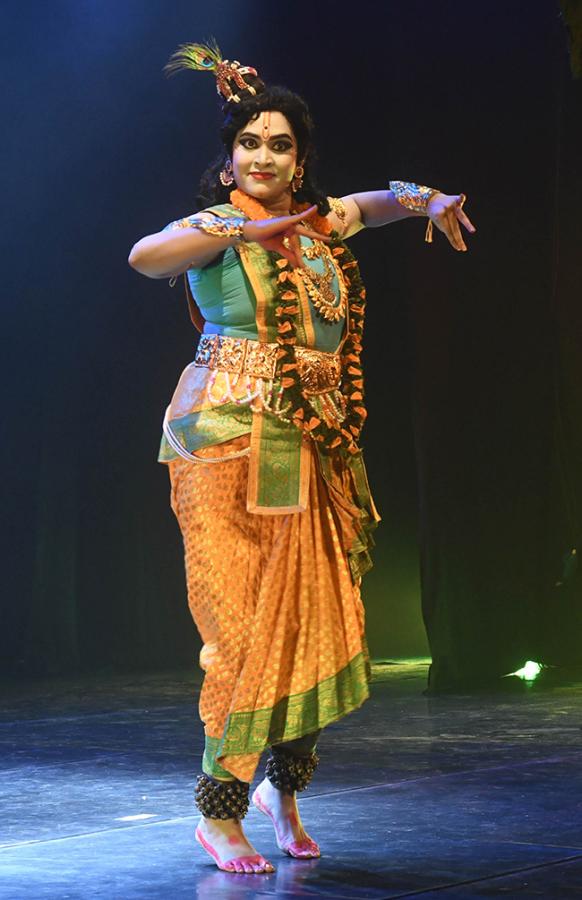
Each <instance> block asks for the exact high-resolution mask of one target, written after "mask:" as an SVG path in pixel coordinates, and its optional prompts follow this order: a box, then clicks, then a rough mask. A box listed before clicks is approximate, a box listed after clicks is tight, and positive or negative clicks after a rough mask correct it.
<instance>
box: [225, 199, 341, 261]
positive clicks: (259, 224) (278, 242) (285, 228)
mask: <svg viewBox="0 0 582 900" xmlns="http://www.w3.org/2000/svg"><path fill="white" fill-rule="evenodd" d="M316 210H317V206H316V205H315V204H314V205H313V206H310V207H309V209H305V210H303V212H300V213H295V215H293V216H278V217H277V218H274V219H259V220H256V221H250V222H245V224H244V227H243V237H244V239H245V241H254V242H255V243H257V244H260V245H261V247H263V248H264V249H265V250H275V251H276V252H277V253H280V254H281V255H282V256H284V257H285V258H286V259H288V260H289V262H290V263H291V265H293V266H296V267H299V266H302V265H303V260H302V258H301V245H300V241H299V235H300V234H302V235H304V237H308V238H311V239H312V240H318V241H325V242H326V243H329V241H330V238H329V237H327V235H324V234H319V233H318V232H317V231H311V230H310V229H309V228H306V227H305V226H304V225H301V224H300V223H301V220H302V219H305V218H307V217H308V216H310V215H311V214H312V213H314V212H315V211H316Z"/></svg>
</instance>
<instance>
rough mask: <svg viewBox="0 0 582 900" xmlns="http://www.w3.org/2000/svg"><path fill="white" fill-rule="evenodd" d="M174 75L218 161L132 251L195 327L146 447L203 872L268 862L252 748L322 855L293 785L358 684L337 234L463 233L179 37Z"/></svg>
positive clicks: (372, 521)
mask: <svg viewBox="0 0 582 900" xmlns="http://www.w3.org/2000/svg"><path fill="white" fill-rule="evenodd" d="M169 68H170V70H174V69H176V68H192V69H197V70H203V69H206V70H209V71H211V72H213V73H214V75H215V77H216V81H217V90H218V92H219V93H220V94H221V95H222V98H223V101H224V103H223V113H224V124H223V126H222V130H221V137H222V142H223V145H224V153H223V154H221V156H220V158H219V160H217V161H216V162H215V163H214V164H213V165H211V166H210V168H209V169H208V170H207V172H206V173H205V174H204V176H203V177H202V180H201V185H200V204H199V206H200V210H199V211H198V212H197V213H195V214H193V215H188V216H186V217H185V218H183V219H180V220H178V221H176V222H172V223H170V225H168V226H166V228H164V229H163V230H162V231H160V232H158V233H156V234H151V235H148V236H147V237H144V238H142V239H141V240H140V241H138V242H137V243H136V244H135V246H134V247H133V249H132V251H131V254H130V257H129V263H130V265H131V266H133V268H135V269H136V270H137V271H138V272H141V273H142V274H144V275H147V276H148V277H150V278H170V279H171V280H172V282H173V281H174V280H175V278H176V277H177V276H178V275H180V274H182V273H185V282H186V287H187V296H188V302H189V306H190V314H191V317H192V319H193V321H194V323H195V324H196V325H197V327H198V328H199V330H201V331H202V335H201V338H200V341H199V344H198V349H197V352H196V356H195V359H194V361H193V362H192V363H191V364H190V365H188V366H187V367H186V369H185V371H184V372H183V373H182V376H181V378H180V380H179V383H178V386H177V388H176V391H175V393H174V395H173V398H172V402H171V404H170V406H169V407H168V410H167V413H166V416H165V420H164V436H163V439H162V446H161V449H160V456H159V459H160V461H161V462H163V463H166V464H167V465H168V469H169V474H170V480H171V504H172V509H173V510H174V512H175V514H176V517H177V519H178V522H179V524H180V528H181V531H182V535H183V539H184V549H185V567H186V577H187V585H188V602H189V606H190V610H191V612H192V616H193V618H194V621H195V623H196V625H197V627H198V630H199V632H200V635H201V638H202V641H203V647H202V650H201V653H200V665H201V667H202V669H203V670H204V672H205V677H204V683H203V686H202V691H201V695H200V716H201V719H202V721H203V722H204V726H205V751H204V756H203V760H202V770H203V774H202V775H199V777H198V780H197V787H196V803H197V806H198V808H199V810H200V812H201V814H202V817H201V819H200V823H199V825H198V827H197V830H196V837H197V839H198V841H199V843H200V844H201V845H202V846H203V847H204V848H205V849H206V850H207V851H208V853H209V854H210V855H211V856H212V857H213V859H214V860H215V861H216V863H217V865H218V866H219V868H221V869H224V870H226V871H230V872H249V873H250V872H252V873H265V872H272V871H274V867H273V865H272V864H271V863H270V862H269V861H268V860H266V859H265V858H264V857H263V856H262V855H260V854H259V853H257V851H256V850H255V848H254V847H253V846H252V845H251V844H250V843H249V841H248V840H247V838H246V836H245V833H244V831H243V828H242V819H243V817H244V815H245V814H246V811H247V809H248V793H249V784H250V782H251V781H252V779H253V776H254V774H255V770H256V768H257V765H258V762H259V759H260V755H261V753H262V751H263V750H264V749H265V748H267V747H269V748H270V756H269V759H268V762H267V766H266V774H265V778H264V779H263V781H262V782H261V783H260V784H259V786H258V787H257V789H256V790H255V792H254V794H253V798H252V799H253V803H254V804H255V806H256V807H257V808H258V809H260V810H261V811H262V812H263V813H265V814H266V815H268V816H269V817H270V818H271V819H272V821H273V824H274V826H275V832H276V838H277V843H278V846H279V847H280V849H282V850H283V851H284V852H286V853H288V854H289V855H291V856H293V857H296V858H312V857H315V856H319V855H320V851H319V847H318V845H317V844H316V843H315V841H314V840H312V839H311V838H310V837H309V835H308V834H307V833H306V832H305V830H304V828H303V826H302V823H301V819H300V816H299V811H298V809H297V803H296V792H297V791H301V790H303V789H304V788H305V787H306V786H307V785H308V783H309V781H310V780H311V777H312V775H313V772H314V770H315V767H316V765H317V762H318V757H317V754H316V752H315V747H316V741H317V739H318V737H319V735H320V733H321V730H322V728H323V727H324V726H325V725H327V724H329V723H330V722H333V721H336V720H338V719H339V718H341V717H342V716H344V715H346V714H347V713H349V712H351V711H352V710H354V709H356V708H357V707H359V706H360V705H361V704H362V703H363V702H364V701H365V700H366V698H367V697H368V696H369V689H368V682H369V658H368V652H367V646H366V639H365V635H364V610H363V606H362V602H361V599H360V591H359V586H360V580H361V577H362V575H363V574H364V572H365V571H367V569H368V568H369V567H370V559H369V548H370V547H371V545H372V538H371V532H372V530H373V528H374V527H375V525H376V523H377V522H378V519H379V517H378V514H377V512H376V510H375V508H374V504H373V501H372V498H371V496H370V492H369V488H368V483H367V479H366V473H365V468H364V463H363V460H362V453H361V450H360V448H359V446H358V439H359V436H360V431H361V429H362V426H363V423H364V419H365V415H366V411H365V408H364V403H363V374H362V369H361V364H360V354H361V350H362V334H363V322H364V307H365V290H364V286H363V284H362V281H361V279H360V275H359V271H358V266H357V263H356V260H355V259H354V257H353V256H352V254H351V253H350V251H349V249H348V247H347V245H346V243H345V240H346V239H347V238H349V237H351V235H353V234H355V233H356V232H358V231H360V230H361V229H362V228H364V227H367V228H370V227H377V226H380V225H385V224H387V223H388V222H393V221H396V220H398V219H403V218H406V217H409V216H419V215H423V216H428V218H429V223H428V231H430V230H431V229H432V224H433V223H434V224H435V225H436V226H437V227H438V228H439V229H440V230H441V231H442V232H443V233H444V234H445V235H446V236H447V238H448V239H449V241H450V243H451V245H452V246H453V247H454V248H455V249H456V250H459V251H464V250H466V249H467V248H466V245H465V243H464V241H463V238H462V236H461V232H460V228H459V223H462V224H463V225H464V227H465V228H466V229H467V230H468V231H469V232H473V231H474V230H475V229H474V227H473V225H472V224H471V222H470V221H469V219H468V218H467V216H466V215H465V213H464V212H463V210H462V205H463V202H464V199H465V198H464V195H462V194H461V195H451V196H449V195H446V194H443V193H441V192H439V191H437V190H435V189H431V188H427V187H424V186H422V185H416V184H412V183H405V182H390V189H389V190H386V189H383V190H379V191H372V192H365V193H357V194H351V195H350V196H346V197H343V198H341V199H339V198H331V197H327V196H326V195H325V194H324V193H322V192H321V191H320V190H319V188H318V187H317V185H316V183H315V181H314V178H313V153H314V151H313V145H312V132H313V123H312V120H311V117H310V115H309V111H308V109H307V106H306V105H305V103H304V101H303V100H302V99H301V98H300V97H298V96H297V95H296V94H293V93H292V92H290V91H289V90H287V89H285V88H279V87H271V86H266V85H265V84H264V83H263V82H262V81H261V80H260V78H259V77H258V75H257V72H256V70H255V69H252V68H250V67H248V66H241V65H240V64H239V63H238V62H232V63H231V62H229V61H228V60H223V59H222V57H221V54H220V51H219V49H218V47H217V46H216V45H215V44H214V45H212V46H204V45H196V44H193V45H184V46H183V47H182V48H180V50H179V51H178V53H176V54H175V55H174V57H173V61H172V62H171V64H170V66H169ZM428 231H427V239H430V238H431V237H432V235H431V234H429V233H428Z"/></svg>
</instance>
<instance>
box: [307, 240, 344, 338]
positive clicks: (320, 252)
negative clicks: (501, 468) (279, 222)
mask: <svg viewBox="0 0 582 900" xmlns="http://www.w3.org/2000/svg"><path fill="white" fill-rule="evenodd" d="M303 256H304V257H305V258H306V259H321V260H322V262H323V268H324V271H323V272H316V271H315V270H314V269H312V268H311V267H310V266H307V265H306V266H301V268H298V269H295V270H294V272H295V274H296V275H297V276H299V278H300V279H301V281H302V282H303V285H304V287H305V290H306V291H307V294H308V296H309V299H310V300H311V302H312V304H313V306H314V307H315V309H316V310H317V312H318V314H319V315H320V316H321V318H322V319H324V320H325V321H326V322H339V320H340V319H342V318H344V317H345V314H346V304H347V295H348V291H347V287H346V284H345V281H344V279H343V278H342V275H341V273H340V272H339V271H338V268H337V265H336V262H335V259H334V258H333V256H331V255H330V253H329V252H328V250H327V247H326V246H325V244H324V243H323V241H317V240H316V241H314V242H313V246H311V247H306V248H305V249H304V250H303ZM334 275H335V276H336V278H337V283H338V285H339V298H337V297H336V294H335V291H334V289H333V276H334Z"/></svg>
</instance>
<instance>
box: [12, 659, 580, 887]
mask: <svg viewBox="0 0 582 900" xmlns="http://www.w3.org/2000/svg"><path fill="white" fill-rule="evenodd" d="M427 667H428V661H418V660H417V661H413V660H411V661H399V662H398V661H395V662H394V664H383V665H378V666H376V667H375V676H376V679H377V680H376V681H375V682H374V684H373V686H372V697H371V699H370V700H369V701H368V702H367V703H366V704H365V705H364V706H363V707H362V709H361V710H359V711H358V712H356V713H353V714H351V715H349V716H347V717H346V718H345V719H343V720H342V721H341V722H338V723H336V724H335V725H332V726H329V727H328V728H327V729H326V730H325V731H324V733H323V735H322V737H321V739H320V743H319V747H318V750H319V754H320V757H321V764H320V767H319V769H318V771H317V773H316V775H315V778H314V780H313V782H312V785H311V786H310V788H309V789H308V790H307V791H306V793H305V794H303V795H300V801H299V803H300V808H301V814H302V817H303V819H304V822H305V825H306V828H307V830H308V831H309V832H310V833H311V835H312V836H313V837H314V838H316V839H317V840H318V841H319V842H320V844H321V846H322V852H323V856H322V858H321V859H318V860H309V861H300V860H293V859H290V858H289V857H286V856H283V855H282V854H281V853H280V851H278V849H277V847H276V844H275V841H274V837H273V832H272V827H271V825H270V823H269V822H268V821H267V820H266V819H265V818H264V817H263V816H262V815H261V814H260V813H259V812H258V811H257V810H254V809H252V808H251V811H250V812H249V815H248V817H247V819H246V820H245V822H246V828H247V831H248V833H249V836H250V838H251V840H252V841H253V843H254V844H255V846H256V847H257V849H259V850H261V851H262V852H263V853H265V855H267V856H268V857H269V858H270V859H271V860H272V862H273V863H274V864H275V865H276V866H277V871H276V872H275V873H274V874H272V875H267V876H265V875H254V876H253V875H230V874H227V873H223V872H219V871H218V870H217V869H216V867H215V866H214V864H213V863H212V862H211V861H210V860H209V858H208V857H207V856H206V854H205V853H204V851H203V850H202V849H201V848H200V847H199V846H198V844H197V843H196V842H195V841H194V837H193V832H194V827H195V823H196V821H197V818H198V817H197V815H196V812H195V809H194V807H193V803H192V799H191V798H192V788H193V781H194V776H195V774H196V772H197V771H198V766H199V755H200V749H201V744H202V741H201V726H200V725H199V723H198V721H197V714H196V701H197V696H196V694H197V690H198V686H197V682H196V680H195V679H196V675H195V674H189V673H184V672H175V673H164V674H154V675H152V674H148V675H141V676H136V675H125V676H108V677H106V676H99V677H97V676H93V677H91V678H82V679H81V678H78V679H74V680H65V679H60V680H53V681H35V682H32V681H29V682H26V683H24V682H23V683H21V684H12V685H9V690H8V692H7V696H6V694H5V700H4V703H3V712H2V718H1V722H0V760H1V768H2V772H1V774H2V780H1V784H2V788H1V794H2V801H1V810H2V812H1V816H0V832H1V836H0V847H1V852H0V872H1V880H0V897H2V898H9V900H25V898H26V900H43V898H59V900H65V898H67V900H69V898H71V900H77V898H85V897H100V898H108V900H112V898H122V900H133V898H156V897H163V898H165V900H180V898H189V900H194V898H205V900H206V898H208V900H214V898H243V897H248V898H252V897H272V896H274V897H285V898H291V897H305V898H309V897H311V898H337V900H340V898H341V900H352V898H354V900H356V898H357V900H363V898H373V900H380V898H394V897H421V898H439V900H452V898H455V900H460V898H484V897H487V898H491V897H497V896H503V897H510V898H513V897H519V898H527V897H536V898H539V897H548V898H552V900H561V898H568V897H579V896H581V894H582V730H581V724H582V684H581V683H580V682H577V681H573V682H572V683H564V682H563V681H562V682H561V683H560V682H558V681H556V680H555V678H554V680H553V681H552V675H551V673H544V674H543V675H542V676H541V678H540V679H538V681H537V682H534V683H533V684H531V685H526V684H524V683H523V682H521V681H520V680H519V679H517V678H515V677H513V678H511V679H509V680H506V687H507V690H506V691H505V692H503V693H497V694H491V693H483V694H475V695H470V694H467V695H463V696H459V695H455V696H452V695H448V696H439V697H427V696H425V695H423V691H424V688H425V685H426V674H427Z"/></svg>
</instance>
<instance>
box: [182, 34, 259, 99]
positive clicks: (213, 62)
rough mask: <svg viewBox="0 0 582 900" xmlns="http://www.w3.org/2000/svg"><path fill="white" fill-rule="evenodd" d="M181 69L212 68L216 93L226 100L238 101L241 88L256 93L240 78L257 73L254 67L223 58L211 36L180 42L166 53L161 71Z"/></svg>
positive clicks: (198, 70)
mask: <svg viewBox="0 0 582 900" xmlns="http://www.w3.org/2000/svg"><path fill="white" fill-rule="evenodd" d="M181 69H194V70H195V71H196V72H202V71H204V70H206V71H208V72H214V74H215V76H216V90H217V93H219V94H222V96H223V97H224V99H225V100H227V101H230V100H232V101H234V103H240V100H241V98H240V96H239V93H240V92H241V91H248V92H249V93H250V94H253V95H255V94H256V93H257V92H256V90H255V88H254V87H253V86H252V85H250V84H247V83H246V81H245V80H244V78H243V75H254V76H255V77H258V75H257V71H256V69H253V68H252V67H251V66H241V64H240V63H239V61H238V60H237V59H235V60H233V62H230V61H229V60H228V59H223V58H222V53H221V52H220V48H219V47H218V44H217V43H216V41H215V40H214V39H213V40H211V41H209V42H208V44H182V45H181V46H180V47H179V48H178V50H176V52H175V53H174V54H173V55H172V56H171V57H170V61H169V63H168V64H167V65H166V66H165V71H166V72H167V73H168V75H172V74H173V73H174V72H178V71H179V70H181ZM231 82H234V86H235V88H236V90H235V89H233V85H232V84H231Z"/></svg>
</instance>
